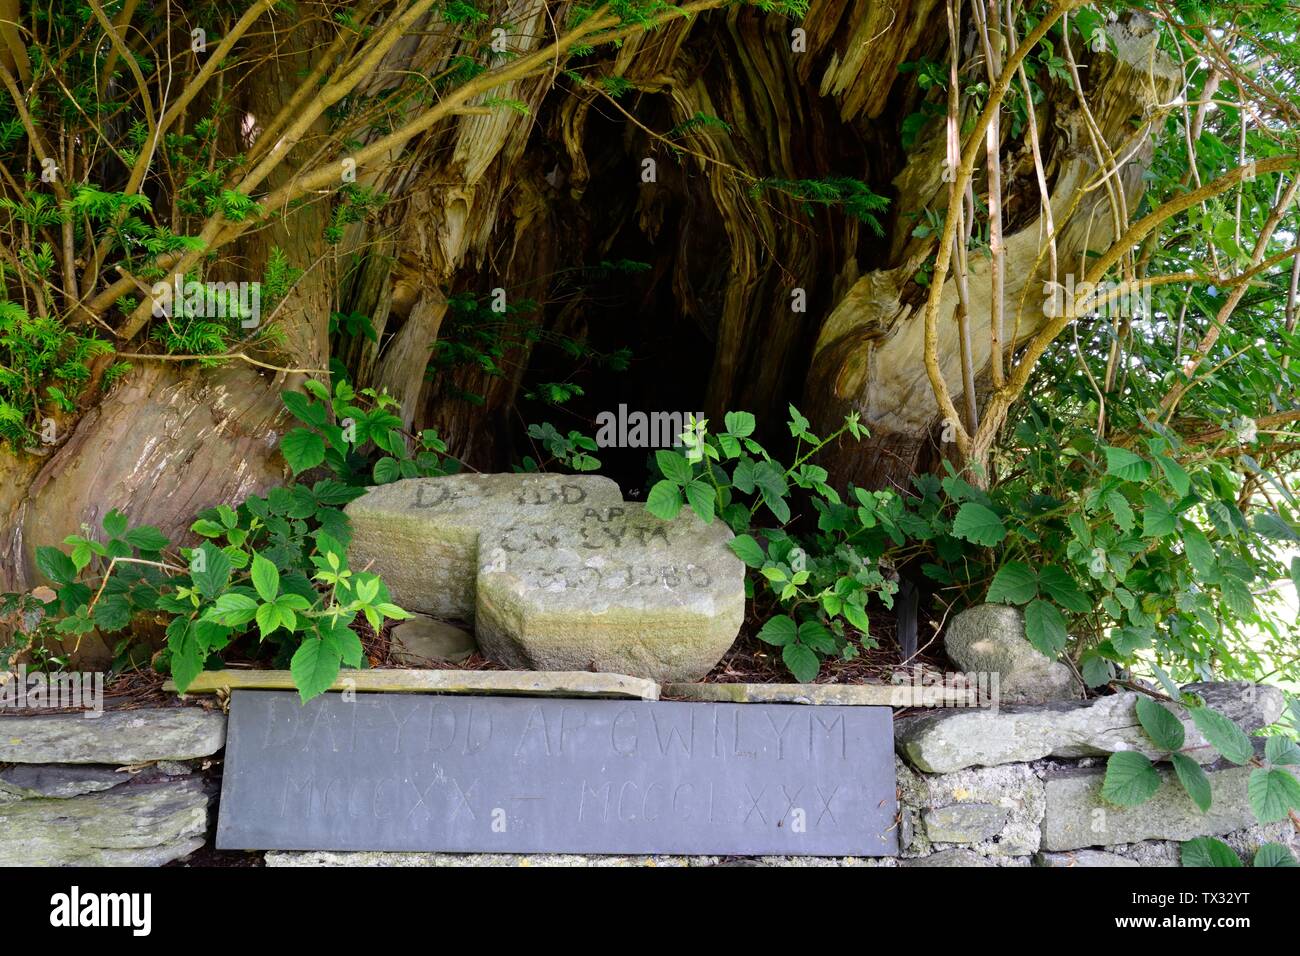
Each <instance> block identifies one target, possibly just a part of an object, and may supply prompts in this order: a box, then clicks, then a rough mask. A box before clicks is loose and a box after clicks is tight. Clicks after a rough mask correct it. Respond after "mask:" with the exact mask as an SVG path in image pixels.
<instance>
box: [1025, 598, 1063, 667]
mask: <svg viewBox="0 0 1300 956" xmlns="http://www.w3.org/2000/svg"><path fill="white" fill-rule="evenodd" d="M1025 637H1027V638H1028V639H1029V643H1030V644H1033V645H1034V647H1036V648H1037V649H1038V651H1039V653H1041V654H1044V655H1046V656H1047V657H1053V658H1054V657H1056V656H1057V655H1058V654H1060V653H1061V651H1063V650H1064V649H1065V645H1066V643H1067V642H1068V641H1069V638H1070V635H1069V633H1068V632H1067V631H1066V629H1065V618H1064V617H1063V616H1062V615H1061V612H1060V611H1058V610H1057V609H1056V606H1055V605H1054V604H1049V603H1048V602H1047V601H1044V600H1043V599H1042V598H1037V599H1035V600H1033V601H1031V602H1030V603H1029V605H1028V606H1027V607H1026V608H1025Z"/></svg>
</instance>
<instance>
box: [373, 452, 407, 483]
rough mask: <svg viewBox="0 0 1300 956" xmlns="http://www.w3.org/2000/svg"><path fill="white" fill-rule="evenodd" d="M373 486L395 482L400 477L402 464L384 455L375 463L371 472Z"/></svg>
mask: <svg viewBox="0 0 1300 956" xmlns="http://www.w3.org/2000/svg"><path fill="white" fill-rule="evenodd" d="M372 475H373V477H374V479H375V484H377V485H386V484H388V483H389V482H392V481H396V480H397V479H398V478H401V477H402V463H401V462H399V461H398V460H397V459H396V458H390V457H388V456H387V455H385V456H384V457H383V458H381V459H379V460H378V461H377V462H375V468H374V471H373V472H372Z"/></svg>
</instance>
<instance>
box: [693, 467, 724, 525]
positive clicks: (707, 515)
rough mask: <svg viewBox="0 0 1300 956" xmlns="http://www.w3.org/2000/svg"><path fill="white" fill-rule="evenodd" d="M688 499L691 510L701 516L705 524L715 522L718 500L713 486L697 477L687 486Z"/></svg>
mask: <svg viewBox="0 0 1300 956" xmlns="http://www.w3.org/2000/svg"><path fill="white" fill-rule="evenodd" d="M686 500H687V501H688V502H689V503H690V506H691V510H692V511H694V512H695V513H696V514H697V515H699V516H700V519H701V520H702V521H703V522H704V523H705V524H711V523H712V522H713V506H714V504H715V503H716V501H717V498H716V496H715V495H714V491H713V486H712V485H711V484H709V483H708V482H707V481H704V480H702V479H699V478H697V479H695V480H694V481H692V482H691V483H690V484H689V485H687V486H686Z"/></svg>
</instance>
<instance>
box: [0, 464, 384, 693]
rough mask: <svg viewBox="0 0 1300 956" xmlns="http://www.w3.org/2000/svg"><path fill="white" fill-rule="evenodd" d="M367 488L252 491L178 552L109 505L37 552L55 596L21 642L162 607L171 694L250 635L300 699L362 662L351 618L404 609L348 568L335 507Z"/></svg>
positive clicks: (379, 621) (332, 485)
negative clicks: (282, 667) (94, 524)
mask: <svg viewBox="0 0 1300 956" xmlns="http://www.w3.org/2000/svg"><path fill="white" fill-rule="evenodd" d="M362 493H363V492H362V491H361V490H360V489H357V488H352V487H349V486H347V485H344V484H343V483H342V482H340V481H337V480H335V479H323V480H321V481H318V482H316V483H315V484H313V485H311V486H310V487H308V486H306V485H298V484H294V485H289V486H287V487H283V488H276V489H273V490H272V491H271V492H270V494H269V495H268V496H267V497H265V498H262V497H258V496H256V495H254V496H250V497H249V498H248V499H247V500H245V501H244V503H243V504H241V505H240V506H239V507H238V508H231V507H229V506H227V505H220V506H218V507H216V508H212V509H209V510H207V511H204V512H202V513H200V515H199V518H198V520H197V521H195V522H194V524H193V526H192V528H191V530H192V531H194V532H195V533H196V534H198V535H199V536H201V537H202V538H204V539H205V540H204V541H202V542H201V543H200V544H199V545H197V546H196V547H193V548H173V547H172V544H171V542H170V541H169V540H168V539H167V538H166V537H165V536H164V535H163V534H162V533H161V532H160V531H158V529H157V528H154V527H151V526H148V525H142V526H138V527H129V526H128V523H127V519H126V516H125V515H123V514H122V513H121V512H120V511H117V510H116V509H114V510H112V511H110V512H108V514H106V515H105V516H104V520H103V523H102V528H101V529H100V530H99V531H96V530H95V529H91V528H83V529H82V533H81V534H78V535H71V536H69V537H68V538H67V539H66V540H65V541H64V544H65V546H67V547H68V548H69V549H70V550H68V551H64V550H62V549H59V548H56V547H50V546H46V547H41V548H38V549H37V551H36V561H37V565H38V567H39V568H40V570H41V573H42V574H44V575H45V576H46V577H47V578H49V579H50V581H51V582H52V583H53V588H52V592H53V593H52V594H49V595H47V596H48V598H49V600H47V601H44V602H43V603H44V604H45V605H46V608H45V611H44V613H43V614H41V615H40V616H35V617H33V619H32V621H31V623H32V624H33V625H34V627H32V628H31V629H30V630H28V631H26V633H25V634H24V642H25V643H28V644H30V643H32V641H33V639H34V638H36V637H39V636H40V634H41V631H42V629H46V628H48V629H49V630H50V631H52V632H53V634H55V635H57V636H60V637H69V636H74V637H75V636H79V635H84V634H87V633H89V632H91V631H93V630H98V631H100V632H101V633H103V634H106V635H112V634H121V633H123V632H126V631H127V629H128V628H129V627H130V626H131V623H132V621H133V620H134V619H135V618H136V616H137V615H140V614H155V615H157V614H161V615H166V616H169V617H170V621H169V623H168V625H167V646H166V649H165V650H164V651H163V653H162V654H161V656H160V659H159V660H158V662H157V663H158V665H159V666H160V667H162V668H164V669H167V670H169V671H170V673H171V675H172V677H173V679H174V680H175V682H176V686H177V689H178V690H180V691H184V690H185V688H187V687H188V686H189V685H190V684H191V683H192V682H193V680H194V678H195V677H197V676H198V674H199V673H200V672H201V671H202V670H203V669H204V668H205V666H207V664H208V662H209V659H210V658H212V657H213V655H219V654H220V653H221V652H222V651H224V650H225V649H226V648H227V647H228V646H229V645H230V644H231V643H232V642H233V641H236V640H238V639H239V638H241V637H246V636H247V637H255V639H256V641H257V642H258V643H259V644H266V645H269V646H270V647H271V648H273V652H274V657H275V659H276V661H277V662H279V663H281V664H284V663H287V664H288V666H289V669H290V671H292V673H293V679H294V684H295V686H297V688H298V692H299V694H300V695H301V697H302V699H303V700H304V701H306V700H308V699H310V698H312V697H314V696H316V695H317V694H320V693H322V692H323V691H325V690H326V689H327V688H329V686H330V685H331V684H333V682H334V680H335V678H336V677H337V676H338V673H339V668H340V667H341V666H342V665H344V664H346V665H347V666H349V667H361V666H363V664H364V661H363V653H362V646H361V641H360V638H359V637H358V636H357V634H356V632H355V631H353V630H352V629H351V628H350V627H349V625H350V624H351V622H352V621H353V619H355V618H356V617H357V616H358V615H364V616H365V618H366V620H367V621H369V623H370V625H371V626H372V627H373V628H375V629H376V630H379V629H380V628H381V627H382V626H383V621H384V619H385V618H397V619H401V618H405V617H407V616H408V615H407V614H406V612H405V611H403V610H401V609H400V608H398V607H397V606H396V605H394V604H393V603H392V600H391V598H390V596H389V594H388V589H387V588H386V587H385V586H384V584H383V582H382V581H381V580H380V579H379V578H378V576H377V575H374V574H368V573H366V572H361V571H357V572H354V571H352V570H351V569H350V568H349V567H348V563H347V540H348V538H349V537H350V532H349V528H348V523H347V519H346V517H345V516H344V514H343V512H342V511H341V510H339V507H338V506H340V505H343V504H346V503H347V502H348V501H351V500H352V499H353V498H355V497H357V496H358V495H360V494H362ZM47 590H50V589H47ZM12 598H13V596H12V595H7V596H6V599H7V600H12ZM128 637H129V635H128Z"/></svg>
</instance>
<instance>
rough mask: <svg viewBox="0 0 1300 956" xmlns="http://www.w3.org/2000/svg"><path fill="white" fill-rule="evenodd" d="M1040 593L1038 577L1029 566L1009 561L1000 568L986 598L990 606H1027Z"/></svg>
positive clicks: (994, 576)
mask: <svg viewBox="0 0 1300 956" xmlns="http://www.w3.org/2000/svg"><path fill="white" fill-rule="evenodd" d="M1037 593H1038V577H1037V575H1035V574H1034V572H1033V571H1032V570H1031V569H1030V567H1029V566H1028V565H1027V564H1022V563H1021V562H1019V561H1008V562H1007V563H1006V564H1004V565H1002V567H1000V568H998V573H997V574H995V575H993V583H992V584H990V585H989V593H988V595H987V596H986V597H985V598H984V600H986V601H988V602H989V603H990V604H1027V603H1029V602H1030V601H1031V600H1033V598H1034V595H1036V594H1037Z"/></svg>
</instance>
